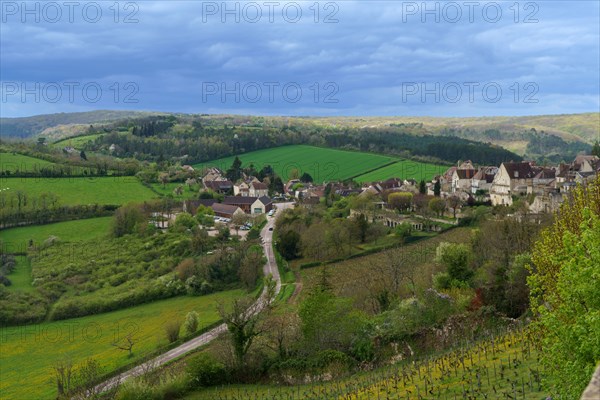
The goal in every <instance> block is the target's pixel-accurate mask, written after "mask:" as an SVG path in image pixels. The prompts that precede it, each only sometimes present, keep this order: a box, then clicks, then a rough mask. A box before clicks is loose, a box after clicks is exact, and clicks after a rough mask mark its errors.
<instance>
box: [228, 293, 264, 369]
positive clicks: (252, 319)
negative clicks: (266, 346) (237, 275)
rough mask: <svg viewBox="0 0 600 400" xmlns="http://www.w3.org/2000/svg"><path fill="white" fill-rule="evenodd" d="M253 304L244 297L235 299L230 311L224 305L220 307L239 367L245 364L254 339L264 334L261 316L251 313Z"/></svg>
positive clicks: (251, 300)
mask: <svg viewBox="0 0 600 400" xmlns="http://www.w3.org/2000/svg"><path fill="white" fill-rule="evenodd" d="M252 303H254V299H252V298H251V297H243V298H238V299H235V300H234V301H233V304H232V306H231V308H230V309H226V308H225V306H224V305H223V304H219V306H218V310H219V315H220V316H221V318H222V319H223V322H225V324H226V325H227V330H228V331H229V333H230V337H231V345H232V346H233V354H234V356H235V360H236V363H237V365H238V366H242V365H243V364H244V360H245V357H246V354H247V353H248V350H250V346H252V343H253V341H254V339H255V338H256V337H257V336H259V335H260V334H261V333H262V331H261V330H260V328H259V321H260V315H261V314H260V313H256V312H250V311H249V309H250V307H251V305H252Z"/></svg>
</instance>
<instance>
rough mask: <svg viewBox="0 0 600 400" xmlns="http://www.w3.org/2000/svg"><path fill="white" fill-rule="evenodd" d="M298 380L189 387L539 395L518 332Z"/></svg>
mask: <svg viewBox="0 0 600 400" xmlns="http://www.w3.org/2000/svg"><path fill="white" fill-rule="evenodd" d="M411 361H412V360H409V361H407V362H403V363H400V364H397V365H392V366H390V367H385V368H381V369H378V370H374V371H370V372H363V373H357V374H354V375H351V376H349V377H347V378H342V379H339V380H333V381H331V382H317V383H313V384H310V385H301V386H267V385H252V386H250V385H233V386H227V387H219V388H212V389H204V390H201V391H197V392H193V393H190V394H189V395H188V396H186V397H185V399H187V400H208V399H229V400H242V399H256V400H267V399H288V400H296V399H348V400H372V399H394V400H396V399H397V400H401V399H402V400H403V399H418V398H427V399H433V398H444V399H454V398H469V399H483V398H490V399H517V398H518V399H529V400H534V399H536V400H537V399H541V398H542V399H543V398H545V395H547V394H548V393H545V392H544V389H543V388H542V386H541V384H540V366H539V362H538V353H537V352H536V351H535V349H534V348H533V346H532V343H531V342H530V340H529V339H527V337H526V336H525V334H523V333H522V332H519V331H517V332H513V333H509V334H506V335H505V336H501V337H496V338H493V339H490V340H487V341H482V342H478V343H465V345H464V346H463V347H461V348H457V349H455V350H453V351H450V352H447V353H441V354H438V355H437V356H434V357H429V358H426V359H422V360H419V361H417V362H415V363H412V362H411Z"/></svg>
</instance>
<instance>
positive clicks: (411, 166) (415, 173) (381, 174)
mask: <svg viewBox="0 0 600 400" xmlns="http://www.w3.org/2000/svg"><path fill="white" fill-rule="evenodd" d="M447 169H448V167H447V166H444V165H435V164H427V163H422V162H418V161H411V160H399V161H398V162H397V163H394V164H391V165H388V166H385V167H383V168H379V169H376V170H375V171H371V172H368V173H366V174H364V175H360V176H357V177H356V178H355V180H356V181H358V182H375V181H382V180H385V179H388V178H402V179H414V180H416V181H417V182H418V181H421V179H424V180H425V182H429V181H431V180H432V179H433V177H434V176H436V175H441V174H443V173H444V172H446V170H447Z"/></svg>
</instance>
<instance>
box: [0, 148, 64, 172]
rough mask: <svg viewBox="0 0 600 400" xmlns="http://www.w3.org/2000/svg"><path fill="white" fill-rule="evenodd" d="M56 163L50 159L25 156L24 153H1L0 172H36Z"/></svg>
mask: <svg viewBox="0 0 600 400" xmlns="http://www.w3.org/2000/svg"><path fill="white" fill-rule="evenodd" d="M54 165H56V164H54V163H52V162H50V161H46V160H42V159H39V158H34V157H29V156H24V155H22V154H16V153H15V154H13V153H0V172H4V171H10V172H11V173H15V172H17V171H21V172H35V171H39V170H40V169H41V168H44V167H46V168H47V167H51V166H54Z"/></svg>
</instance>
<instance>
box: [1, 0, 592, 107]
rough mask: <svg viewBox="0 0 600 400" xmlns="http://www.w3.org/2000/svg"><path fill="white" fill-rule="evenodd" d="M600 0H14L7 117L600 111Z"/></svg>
mask: <svg viewBox="0 0 600 400" xmlns="http://www.w3.org/2000/svg"><path fill="white" fill-rule="evenodd" d="M599 4H600V3H599V2H598V1H596V0H590V1H564V2H561V1H536V2H518V3H515V1H514V0H511V1H509V2H477V1H470V2H468V1H464V2H463V1H458V2H448V1H438V2H435V1H434V2H422V1H417V2H402V1H362V2H355V1H335V2H327V1H322V2H315V1H310V2H286V1H257V2H251V1H242V2H235V1H228V2H221V1H218V2H210V1H208V2H204V1H160V2H152V1H135V2H127V1H116V2H115V1H112V0H110V1H96V2H77V1H75V2H72V3H69V2H63V1H62V0H61V1H57V2H48V1H44V2H30V3H22V2H21V1H16V2H14V1H5V0H2V1H0V5H1V28H0V33H1V35H0V81H1V92H2V93H1V97H2V99H1V104H0V106H1V108H2V109H1V116H3V117H16V116H28V115H35V114H43V113H53V112H71V111H88V110H95V109H136V110H157V111H174V112H190V113H240V114H262V115H323V116H327V115H407V116H409V115H420V116H425V115H431V116H483V115H529V114H556V113H577V112H598V111H599V109H600V99H599V98H600V95H599V93H600V72H599V71H600V65H599V60H600V8H599Z"/></svg>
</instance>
